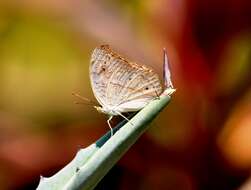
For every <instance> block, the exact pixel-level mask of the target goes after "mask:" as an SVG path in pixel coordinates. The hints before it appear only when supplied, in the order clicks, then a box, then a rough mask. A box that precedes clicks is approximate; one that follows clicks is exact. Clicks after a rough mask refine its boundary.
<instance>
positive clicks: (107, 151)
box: [37, 89, 175, 190]
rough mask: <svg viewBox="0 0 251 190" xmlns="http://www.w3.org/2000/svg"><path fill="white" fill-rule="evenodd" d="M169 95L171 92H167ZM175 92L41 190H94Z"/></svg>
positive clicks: (99, 143) (84, 152)
mask: <svg viewBox="0 0 251 190" xmlns="http://www.w3.org/2000/svg"><path fill="white" fill-rule="evenodd" d="M167 91H168V92H167ZM174 91H175V90H174V89H167V90H166V91H165V92H166V93H165V92H164V93H163V94H166V95H163V96H161V97H160V98H158V99H155V100H153V101H151V102H150V103H149V104H148V105H147V106H146V107H145V108H143V109H142V110H141V111H140V112H139V113H137V114H136V115H135V116H134V117H133V118H132V119H131V120H130V122H127V123H126V124H125V125H124V123H125V121H123V122H121V123H120V124H119V125H118V126H116V127H115V128H114V132H115V134H114V135H113V136H112V137H111V138H110V132H108V133H107V134H105V135H104V136H103V137H101V138H100V139H99V140H98V141H96V142H95V143H94V144H92V145H90V146H89V147H87V148H85V149H81V150H79V152H78V153H77V155H76V156H75V158H74V159H73V160H72V161H71V162H70V163H69V164H68V165H67V166H65V167H64V168H63V169H62V170H61V171H59V172H58V173H57V174H55V175H54V176H52V177H50V178H44V177H41V180H40V183H39V185H38V187H37V189H38V190H45V189H46V190H59V189H60V190H61V189H64V190H73V189H74V190H77V189H84V190H90V189H93V188H94V187H95V186H96V185H97V184H98V182H99V181H100V180H101V179H102V178H103V177H104V176H105V175H106V173H107V172H108V171H109V170H110V169H111V168H112V167H113V166H114V165H115V163H116V162H117V161H118V160H119V159H120V158H121V157H122V156H123V154H124V153H125V152H126V151H127V150H128V149H129V148H130V147H131V146H132V145H133V144H134V143H135V141H136V140H137V139H138V138H139V137H140V135H141V134H142V133H143V132H144V131H145V130H146V129H147V126H148V124H149V123H150V122H151V121H152V120H153V119H154V118H155V117H156V116H157V115H158V113H159V112H160V111H161V110H162V109H163V108H164V107H165V106H166V105H167V104H168V103H169V101H170V96H169V95H168V94H171V93H172V92H174Z"/></svg>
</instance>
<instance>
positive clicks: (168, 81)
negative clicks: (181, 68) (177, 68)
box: [163, 48, 173, 88]
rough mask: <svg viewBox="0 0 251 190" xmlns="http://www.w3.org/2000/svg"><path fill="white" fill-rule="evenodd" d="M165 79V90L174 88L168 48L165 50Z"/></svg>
mask: <svg viewBox="0 0 251 190" xmlns="http://www.w3.org/2000/svg"><path fill="white" fill-rule="evenodd" d="M163 55H164V56H163V78H164V82H165V88H173V84H172V81H171V72H170V65H169V61H168V57H167V53H166V48H163Z"/></svg>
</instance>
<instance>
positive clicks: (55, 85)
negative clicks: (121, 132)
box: [0, 0, 251, 190]
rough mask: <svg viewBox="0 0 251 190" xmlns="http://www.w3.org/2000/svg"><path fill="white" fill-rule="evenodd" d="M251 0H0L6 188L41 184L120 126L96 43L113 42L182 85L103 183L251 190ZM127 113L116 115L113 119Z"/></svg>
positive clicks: (161, 189)
mask: <svg viewBox="0 0 251 190" xmlns="http://www.w3.org/2000/svg"><path fill="white" fill-rule="evenodd" d="M250 21H251V1H249V0H231V1H229V0H204V1H200V0H178V1H177V0H158V1H156V0H121V1H115V0H99V1H97V0H96V1H95V0H82V1H80V0H74V1H70V0H65V1H61V0H45V1H38V0H23V1H18V0H11V1H7V0H5V1H4V0H2V1H0V187H1V189H10V190H13V189H35V188H36V186H37V185H38V182H39V178H40V175H43V176H51V175H53V174H54V173H55V172H57V171H58V170H60V169H61V168H62V167H63V166H64V165H66V164H67V163H68V162H69V161H70V160H72V158H73V157H74V155H75V153H76V152H77V151H78V149H79V148H81V147H86V146H88V145H89V144H91V143H92V142H94V141H95V140H97V139H98V138H99V137H100V136H102V134H104V133H105V132H107V131H108V130H109V128H108V126H107V125H106V117H105V115H103V114H99V113H98V112H97V111H96V110H94V109H93V108H92V107H91V106H87V105H84V106H83V105H76V104H74V101H75V100H76V99H75V98H74V97H72V95H71V93H72V92H78V93H80V94H81V95H82V96H84V97H87V98H90V99H92V100H95V98H94V96H93V94H92V90H91V87H90V83H89V71H88V66H89V59H90V55H91V53H92V50H93V49H94V48H95V47H96V46H99V45H101V44H104V43H105V44H110V46H111V47H112V48H113V49H115V50H116V51H118V52H120V53H121V54H122V55H125V57H128V58H129V59H130V60H133V61H136V62H138V63H142V64H146V65H150V66H151V67H153V68H154V69H155V70H156V71H157V72H158V73H159V75H160V76H162V59H163V57H162V48H163V47H166V49H167V51H168V56H169V60H170V63H171V69H172V76H173V83H174V86H175V87H176V88H177V92H176V93H175V94H174V96H173V98H172V101H171V103H170V104H169V105H168V106H167V107H166V109H165V110H164V111H163V112H162V113H161V114H160V115H159V116H158V117H157V118H156V119H155V120H154V122H153V123H152V125H151V127H150V129H149V130H148V131H147V132H146V133H145V134H144V135H143V136H142V137H141V138H140V139H139V140H138V141H137V143H136V144H135V145H134V146H133V147H132V148H131V149H130V150H129V151H128V152H127V153H126V155H125V156H124V157H123V158H122V159H121V160H120V161H119V163H118V164H117V165H116V166H115V167H114V168H113V169H112V170H111V171H110V172H109V174H108V175H107V176H106V177H105V178H104V179H103V180H102V181H101V182H100V183H99V185H98V186H97V188H96V189H97V190H101V189H109V190H113V189H114V190H115V189H116V190H129V189H139V190H141V189H142V190H143V189H144V190H155V189H156V190H166V189H170V190H173V189H177V190H209V189H210V190H211V189H214V190H215V189H216V190H218V189H219V190H225V189H226V190H232V189H233V190H234V189H241V190H250V189H251V177H250V180H249V175H250V169H251V168H250V167H251V73H250V71H251V24H250V23H251V22H250ZM120 120H121V119H120V118H118V119H117V120H114V121H113V125H115V124H116V122H119V121H120Z"/></svg>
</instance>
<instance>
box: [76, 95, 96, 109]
mask: <svg viewBox="0 0 251 190" xmlns="http://www.w3.org/2000/svg"><path fill="white" fill-rule="evenodd" d="M72 95H73V96H75V97H77V98H79V99H80V100H82V102H75V104H85V105H90V106H95V105H96V103H95V102H93V101H91V100H90V99H88V98H85V97H83V96H81V95H80V94H78V93H76V92H72Z"/></svg>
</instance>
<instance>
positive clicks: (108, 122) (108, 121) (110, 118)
mask: <svg viewBox="0 0 251 190" xmlns="http://www.w3.org/2000/svg"><path fill="white" fill-rule="evenodd" d="M112 117H113V116H110V117H109V119H108V120H107V124H108V126H109V128H110V131H111V136H113V129H112V126H111V124H110V121H111V120H112Z"/></svg>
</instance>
